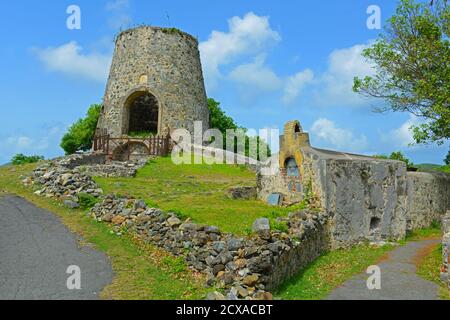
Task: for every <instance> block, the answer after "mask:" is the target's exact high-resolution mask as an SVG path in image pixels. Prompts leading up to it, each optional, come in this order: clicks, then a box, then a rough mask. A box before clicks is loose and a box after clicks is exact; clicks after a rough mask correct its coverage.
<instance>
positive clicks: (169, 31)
mask: <svg viewBox="0 0 450 320" xmlns="http://www.w3.org/2000/svg"><path fill="white" fill-rule="evenodd" d="M141 29H147V30H155V31H162V32H164V33H167V34H172V35H174V34H179V35H182V36H186V37H187V38H189V39H190V40H193V41H194V42H195V43H196V45H198V39H197V38H196V37H194V36H193V35H191V34H189V33H187V32H184V31H182V30H180V29H178V28H167V27H157V26H150V25H142V26H137V27H133V28H129V29H126V30H123V31H121V32H119V33H118V34H117V36H116V39H115V42H116V43H117V41H118V40H119V39H120V38H121V37H122V36H123V35H125V34H127V33H130V32H133V31H136V30H141Z"/></svg>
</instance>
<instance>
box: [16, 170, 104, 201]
mask: <svg viewBox="0 0 450 320" xmlns="http://www.w3.org/2000/svg"><path fill="white" fill-rule="evenodd" d="M23 182H24V184H26V185H30V184H34V185H38V186H39V187H40V188H41V189H39V190H37V191H36V192H35V194H37V195H40V196H45V197H54V198H73V199H77V198H78V195H79V194H80V193H87V194H90V195H92V196H94V197H99V196H100V195H101V194H102V193H103V190H102V189H100V188H99V187H98V185H97V184H96V183H95V182H94V180H92V178H91V177H90V176H89V175H87V174H85V173H83V172H81V171H80V170H79V169H78V168H75V169H69V168H67V167H65V166H62V165H60V164H59V163H58V162H57V161H55V162H45V163H44V164H42V165H40V166H39V167H38V168H36V169H35V170H34V171H33V174H32V176H31V177H28V178H26V179H25V180H24V181H23Z"/></svg>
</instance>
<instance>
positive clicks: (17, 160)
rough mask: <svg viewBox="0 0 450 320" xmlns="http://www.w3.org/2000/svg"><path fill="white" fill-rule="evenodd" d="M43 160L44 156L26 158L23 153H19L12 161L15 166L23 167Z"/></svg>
mask: <svg viewBox="0 0 450 320" xmlns="http://www.w3.org/2000/svg"><path fill="white" fill-rule="evenodd" d="M42 160H44V157H43V156H26V155H24V154H22V153H18V154H16V155H15V156H14V157H13V158H12V159H11V163H12V164H13V165H21V164H26V163H35V162H39V161H42Z"/></svg>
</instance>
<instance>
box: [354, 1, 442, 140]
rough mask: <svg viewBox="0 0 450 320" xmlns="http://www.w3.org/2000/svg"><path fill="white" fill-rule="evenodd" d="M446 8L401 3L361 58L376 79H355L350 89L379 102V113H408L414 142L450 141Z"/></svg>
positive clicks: (412, 2)
mask: <svg viewBox="0 0 450 320" xmlns="http://www.w3.org/2000/svg"><path fill="white" fill-rule="evenodd" d="M449 32H450V10H449V8H448V5H447V1H444V0H435V1H433V2H432V3H431V6H430V3H429V2H420V3H416V2H415V1H414V0H400V3H399V6H398V8H397V11H396V14H395V15H394V16H393V17H391V18H390V19H389V20H388V22H387V27H386V28H385V30H384V32H383V34H382V35H381V36H380V38H379V39H378V40H377V41H376V42H375V43H374V44H373V45H372V46H371V47H370V48H368V49H366V50H364V52H363V56H364V57H365V58H366V59H367V60H368V62H370V63H372V64H373V65H374V69H375V75H373V76H366V77H365V78H363V79H361V78H355V79H354V84H353V90H354V91H355V92H357V93H360V94H362V95H364V96H368V97H375V98H380V99H383V100H385V101H386V102H387V105H386V106H385V107H382V108H378V109H377V111H381V112H384V111H403V112H409V113H411V114H413V115H415V116H417V117H419V118H420V119H422V120H424V123H423V124H420V125H417V126H413V127H412V130H413V134H414V139H415V141H416V142H417V143H430V142H436V143H438V144H442V143H444V142H445V141H446V139H448V138H449V137H450V59H449V57H450V46H449Z"/></svg>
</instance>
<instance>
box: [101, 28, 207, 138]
mask: <svg viewBox="0 0 450 320" xmlns="http://www.w3.org/2000/svg"><path fill="white" fill-rule="evenodd" d="M194 121H202V122H203V129H204V130H206V129H209V111H208V106H207V98H206V91H205V85H204V80H203V74H202V67H201V62H200V54H199V50H198V41H197V39H195V38H194V37H193V36H191V35H189V34H187V33H184V32H182V31H179V30H178V29H174V28H171V29H167V28H159V27H149V26H142V27H137V28H133V29H129V30H126V31H123V32H121V33H120V34H119V35H118V37H117V39H116V45H115V52H114V57H113V60H112V65H111V71H110V75H109V79H108V83H107V87H106V92H105V96H104V101H103V109H102V113H101V116H100V119H99V122H98V125H97V128H98V129H101V130H102V131H103V132H104V131H105V130H106V131H107V133H108V134H109V135H110V136H111V137H115V138H120V137H128V136H131V135H135V134H136V133H151V134H153V135H167V134H168V133H170V132H171V131H172V130H174V129H179V128H184V129H187V130H188V131H189V132H190V133H191V135H192V136H193V130H194Z"/></svg>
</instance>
